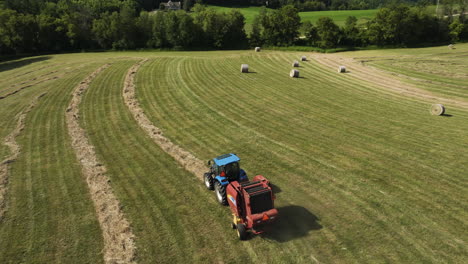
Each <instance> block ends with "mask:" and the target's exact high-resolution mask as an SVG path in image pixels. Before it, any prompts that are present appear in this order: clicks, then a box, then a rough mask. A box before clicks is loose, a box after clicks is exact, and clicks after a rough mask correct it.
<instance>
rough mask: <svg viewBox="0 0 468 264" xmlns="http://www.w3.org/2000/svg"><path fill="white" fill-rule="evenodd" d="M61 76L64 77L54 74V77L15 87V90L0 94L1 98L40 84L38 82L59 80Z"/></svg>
mask: <svg viewBox="0 0 468 264" xmlns="http://www.w3.org/2000/svg"><path fill="white" fill-rule="evenodd" d="M60 77H62V76H52V77H48V78H45V79H43V80H39V81H37V82H34V83H30V84H28V85H25V86H21V87H19V88H17V89H15V90H13V91H11V92H9V93H7V94H5V95H2V96H0V100H1V99H5V98H7V97H8V96H11V95H14V94H17V93H19V92H21V91H22V90H24V89H26V88H29V87H32V86H34V85H38V84H41V83H44V82H47V81H52V80H57V79H58V78H60ZM13 87H14V86H13Z"/></svg>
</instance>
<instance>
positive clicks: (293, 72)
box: [289, 70, 299, 78]
mask: <svg viewBox="0 0 468 264" xmlns="http://www.w3.org/2000/svg"><path fill="white" fill-rule="evenodd" d="M289 76H291V77H293V78H299V71H298V70H291V72H289Z"/></svg>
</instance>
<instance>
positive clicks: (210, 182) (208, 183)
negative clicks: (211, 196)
mask: <svg viewBox="0 0 468 264" xmlns="http://www.w3.org/2000/svg"><path fill="white" fill-rule="evenodd" d="M203 178H204V179H205V186H206V188H207V189H208V190H210V191H212V190H213V177H211V173H209V172H207V173H205V175H204V177H203Z"/></svg>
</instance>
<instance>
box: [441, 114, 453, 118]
mask: <svg viewBox="0 0 468 264" xmlns="http://www.w3.org/2000/svg"><path fill="white" fill-rule="evenodd" d="M441 116H444V117H452V116H453V115H451V114H441Z"/></svg>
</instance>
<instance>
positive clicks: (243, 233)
mask: <svg viewBox="0 0 468 264" xmlns="http://www.w3.org/2000/svg"><path fill="white" fill-rule="evenodd" d="M237 236H238V237H239V239H240V240H246V239H247V229H246V228H245V225H243V224H237Z"/></svg>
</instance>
